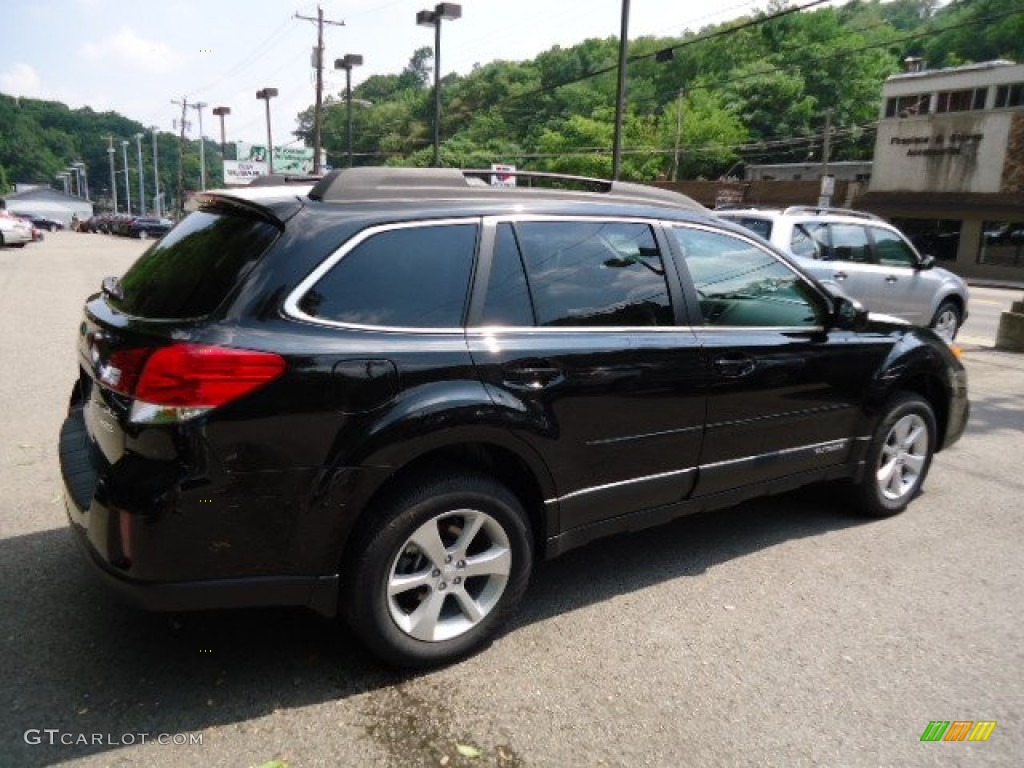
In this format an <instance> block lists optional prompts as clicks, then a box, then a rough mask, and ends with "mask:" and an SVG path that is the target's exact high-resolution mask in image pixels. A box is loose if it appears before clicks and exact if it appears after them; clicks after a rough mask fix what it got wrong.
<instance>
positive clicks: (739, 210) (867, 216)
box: [714, 205, 889, 226]
mask: <svg viewBox="0 0 1024 768" xmlns="http://www.w3.org/2000/svg"><path fill="white" fill-rule="evenodd" d="M714 212H715V214H716V215H718V216H723V217H736V216H749V217H753V218H761V219H771V220H773V221H779V220H782V219H790V218H800V219H822V220H825V219H828V220H830V221H854V220H860V221H865V220H868V221H871V222H873V223H876V224H885V225H886V226H889V224H888V223H887V222H886V221H885V220H884V219H882V218H881V217H880V216H876V215H875V214H873V213H868V212H867V211H857V210H854V209H852V208H831V207H824V206H821V207H819V206H813V205H790V206H788V207H786V208H775V207H759V206H723V207H721V208H716V209H715V211H714Z"/></svg>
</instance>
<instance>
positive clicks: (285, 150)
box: [235, 141, 313, 175]
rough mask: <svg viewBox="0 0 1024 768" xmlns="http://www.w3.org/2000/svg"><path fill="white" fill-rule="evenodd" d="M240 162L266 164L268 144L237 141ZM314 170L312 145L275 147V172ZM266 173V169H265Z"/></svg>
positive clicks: (301, 173) (306, 172)
mask: <svg viewBox="0 0 1024 768" xmlns="http://www.w3.org/2000/svg"><path fill="white" fill-rule="evenodd" d="M235 151H236V152H237V154H236V155H235V157H237V158H238V160H239V162H247V161H248V162H254V163H263V164H264V165H265V164H266V160H267V145H266V144H249V143H247V142H244V141H236V142H235ZM312 172H313V150H312V148H310V147H274V173H287V174H297V175H306V174H310V173H312ZM264 173H266V171H264Z"/></svg>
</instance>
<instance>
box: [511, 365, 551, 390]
mask: <svg viewBox="0 0 1024 768" xmlns="http://www.w3.org/2000/svg"><path fill="white" fill-rule="evenodd" d="M564 380H565V374H564V373H562V369H561V368H554V367H550V366H541V365H529V366H522V367H516V368H506V369H505V371H504V383H505V385H506V386H509V387H512V388H514V389H528V390H533V391H536V390H540V389H547V388H548V387H553V386H554V385H556V384H559V383H560V382H562V381H564Z"/></svg>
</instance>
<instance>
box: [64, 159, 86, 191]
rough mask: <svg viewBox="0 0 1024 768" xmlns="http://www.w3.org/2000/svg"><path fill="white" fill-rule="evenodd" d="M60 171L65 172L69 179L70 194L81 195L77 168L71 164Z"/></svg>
mask: <svg viewBox="0 0 1024 768" xmlns="http://www.w3.org/2000/svg"><path fill="white" fill-rule="evenodd" d="M61 173H66V174H67V175H68V178H69V179H70V180H71V194H72V195H76V196H78V197H81V196H82V183H81V182H80V181H79V180H78V169H77V168H75V167H74V166H73V165H69V166H68V167H67V168H65V169H64V170H63V171H61Z"/></svg>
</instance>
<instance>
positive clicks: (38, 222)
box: [17, 212, 64, 232]
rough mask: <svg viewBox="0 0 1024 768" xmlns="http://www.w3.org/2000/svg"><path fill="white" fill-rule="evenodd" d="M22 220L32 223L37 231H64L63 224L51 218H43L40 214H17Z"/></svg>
mask: <svg viewBox="0 0 1024 768" xmlns="http://www.w3.org/2000/svg"><path fill="white" fill-rule="evenodd" d="M17 215H18V216H19V217H20V218H22V219H25V220H27V221H29V222H31V223H32V226H34V227H35V228H36V229H40V230H44V229H45V230H46V231H47V232H56V231H57V230H58V229H64V224H63V222H60V221H57V220H56V219H52V218H50V217H49V216H42V215H40V214H38V213H21V212H19V213H18V214H17Z"/></svg>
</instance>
